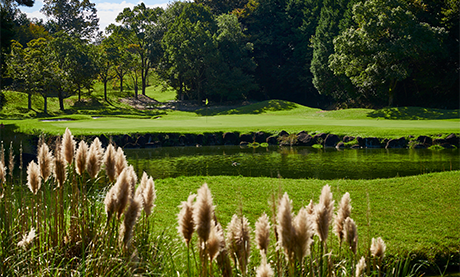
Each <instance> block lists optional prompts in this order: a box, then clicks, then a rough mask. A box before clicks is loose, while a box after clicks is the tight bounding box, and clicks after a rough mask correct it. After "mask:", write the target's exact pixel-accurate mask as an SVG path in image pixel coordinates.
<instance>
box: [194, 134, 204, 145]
mask: <svg viewBox="0 0 460 277" xmlns="http://www.w3.org/2000/svg"><path fill="white" fill-rule="evenodd" d="M203 143H204V135H202V134H199V135H197V136H196V145H203Z"/></svg>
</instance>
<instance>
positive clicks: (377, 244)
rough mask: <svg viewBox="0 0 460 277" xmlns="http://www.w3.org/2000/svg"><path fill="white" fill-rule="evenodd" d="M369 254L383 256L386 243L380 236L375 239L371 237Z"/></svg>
mask: <svg viewBox="0 0 460 277" xmlns="http://www.w3.org/2000/svg"><path fill="white" fill-rule="evenodd" d="M370 250H371V255H372V256H374V257H378V258H383V257H384V256H385V250H386V245H385V242H384V241H383V239H382V238H381V237H378V238H377V239H375V238H372V244H371V249H370Z"/></svg>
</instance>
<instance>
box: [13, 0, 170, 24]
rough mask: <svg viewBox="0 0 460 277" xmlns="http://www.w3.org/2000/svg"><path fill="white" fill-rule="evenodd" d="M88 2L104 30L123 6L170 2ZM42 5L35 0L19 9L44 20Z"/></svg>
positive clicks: (159, 0) (157, 0)
mask: <svg viewBox="0 0 460 277" xmlns="http://www.w3.org/2000/svg"><path fill="white" fill-rule="evenodd" d="M90 2H91V3H94V4H96V9H97V16H98V17H99V28H100V30H105V27H107V26H108V25H109V24H111V23H115V18H116V17H117V15H118V14H119V13H120V12H122V11H123V9H124V8H127V7H129V8H133V7H134V6H136V5H138V4H139V3H141V2H144V4H145V5H146V6H147V7H150V8H153V7H163V8H166V5H167V4H168V3H169V2H170V0H145V1H135V0H90ZM42 7H43V0H35V4H34V6H33V7H32V8H28V7H25V6H21V7H20V9H21V11H22V12H23V13H25V14H27V17H28V18H38V19H44V20H46V16H45V15H44V14H42V13H41V12H40V9H41V8H42Z"/></svg>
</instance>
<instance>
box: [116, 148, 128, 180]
mask: <svg viewBox="0 0 460 277" xmlns="http://www.w3.org/2000/svg"><path fill="white" fill-rule="evenodd" d="M127 166H128V162H127V161H126V157H125V153H124V152H123V149H122V148H121V147H118V148H117V154H116V162H115V171H116V176H119V175H120V174H121V172H122V171H123V169H125V168H126V167H127Z"/></svg>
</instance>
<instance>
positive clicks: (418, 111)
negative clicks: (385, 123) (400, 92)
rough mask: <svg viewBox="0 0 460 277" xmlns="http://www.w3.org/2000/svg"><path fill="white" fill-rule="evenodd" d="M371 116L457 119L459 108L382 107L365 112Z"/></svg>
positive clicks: (407, 118) (459, 116)
mask: <svg viewBox="0 0 460 277" xmlns="http://www.w3.org/2000/svg"><path fill="white" fill-rule="evenodd" d="M367 116H368V117H372V118H385V119H395V120H397V119H403V120H423V119H456V118H457V119H458V118H460V110H441V109H429V108H419V107H401V108H384V109H380V110H376V111H373V112H370V113H368V114H367Z"/></svg>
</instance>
